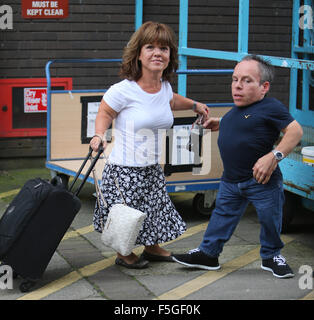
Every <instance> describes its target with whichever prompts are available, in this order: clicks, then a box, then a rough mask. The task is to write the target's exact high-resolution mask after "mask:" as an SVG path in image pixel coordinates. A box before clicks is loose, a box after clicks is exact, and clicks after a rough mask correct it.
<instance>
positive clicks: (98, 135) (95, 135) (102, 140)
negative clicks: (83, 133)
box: [92, 133, 104, 143]
mask: <svg viewBox="0 0 314 320" xmlns="http://www.w3.org/2000/svg"><path fill="white" fill-rule="evenodd" d="M94 137H98V138H99V139H100V140H101V143H103V142H104V139H103V138H102V136H101V135H100V134H98V133H96V134H94V136H93V138H94ZM93 138H92V139H93Z"/></svg>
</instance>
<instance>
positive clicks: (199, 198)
mask: <svg viewBox="0 0 314 320" xmlns="http://www.w3.org/2000/svg"><path fill="white" fill-rule="evenodd" d="M204 200H205V195H204V194H203V193H197V194H196V195H195V196H194V198H193V204H192V206H193V209H194V210H195V211H196V212H197V213H198V214H200V215H202V216H209V215H210V214H211V213H212V211H213V209H214V208H215V200H214V201H213V203H212V205H211V206H210V207H209V208H205V206H204Z"/></svg>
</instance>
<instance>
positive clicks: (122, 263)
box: [115, 258, 148, 269]
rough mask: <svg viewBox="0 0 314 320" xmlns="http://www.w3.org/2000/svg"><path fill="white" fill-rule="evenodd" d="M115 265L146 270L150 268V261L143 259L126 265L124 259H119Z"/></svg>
mask: <svg viewBox="0 0 314 320" xmlns="http://www.w3.org/2000/svg"><path fill="white" fill-rule="evenodd" d="M115 264H116V265H118V266H122V267H125V268H128V269H144V268H147V267H148V261H147V260H144V259H141V258H140V259H138V260H137V261H135V262H134V263H126V262H125V261H124V260H123V259H121V258H117V259H116V261H115Z"/></svg>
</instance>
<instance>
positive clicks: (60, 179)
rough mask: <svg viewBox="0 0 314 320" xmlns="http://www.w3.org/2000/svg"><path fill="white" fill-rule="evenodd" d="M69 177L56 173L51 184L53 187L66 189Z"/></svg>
mask: <svg viewBox="0 0 314 320" xmlns="http://www.w3.org/2000/svg"><path fill="white" fill-rule="evenodd" d="M69 179H70V177H69V176H68V175H66V174H63V173H58V174H57V175H56V176H54V177H53V178H52V180H51V183H52V184H53V185H54V186H61V187H62V188H65V189H68V185H69Z"/></svg>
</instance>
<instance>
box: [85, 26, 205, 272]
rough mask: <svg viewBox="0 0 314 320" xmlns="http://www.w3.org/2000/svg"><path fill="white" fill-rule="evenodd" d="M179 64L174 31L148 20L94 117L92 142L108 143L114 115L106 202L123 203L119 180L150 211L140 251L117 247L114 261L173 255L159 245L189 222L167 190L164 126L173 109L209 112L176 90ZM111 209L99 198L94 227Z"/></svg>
mask: <svg viewBox="0 0 314 320" xmlns="http://www.w3.org/2000/svg"><path fill="white" fill-rule="evenodd" d="M177 67H178V63H177V47H176V44H175V36H174V33H173V31H172V30H171V29H170V28H169V27H168V26H166V25H164V24H161V23H156V22H151V21H149V22H146V23H144V24H143V25H142V26H141V27H140V28H139V29H138V30H137V31H136V32H135V33H134V34H133V35H132V37H131V39H130V41H129V43H128V45H127V47H126V48H125V49H124V54H123V62H122V66H121V70H120V75H121V76H122V77H123V78H124V80H122V81H120V82H118V83H116V84H114V85H113V86H111V87H110V88H109V90H108V91H107V92H106V93H105V95H104V97H103V99H102V101H101V104H100V107H99V110H98V114H97V117H96V123H95V136H94V137H93V138H92V140H91V142H90V145H91V147H92V148H93V150H95V151H97V150H98V147H99V145H100V143H103V145H104V148H105V147H106V142H105V141H104V140H103V137H104V133H105V131H106V130H107V129H108V128H109V127H110V125H111V123H112V121H113V119H115V142H114V147H113V150H112V152H111V154H110V157H109V162H108V163H107V164H106V165H105V168H104V171H103V176H102V182H101V186H100V189H101V191H102V192H103V194H104V196H105V199H106V201H107V203H108V207H109V208H110V206H111V205H113V204H115V203H122V202H123V200H122V199H121V195H120V193H119V191H118V190H117V187H116V185H115V183H114V179H115V178H116V179H117V180H118V184H119V187H120V190H121V193H122V195H123V196H124V200H125V202H126V204H127V205H129V206H131V207H134V208H136V209H138V210H141V211H143V212H146V213H147V217H146V219H145V221H144V223H143V227H142V229H141V231H140V234H139V236H138V238H137V241H136V244H137V245H144V246H145V249H144V251H143V253H142V255H141V257H140V258H139V257H137V256H136V255H135V254H134V253H131V254H130V255H129V256H122V255H121V254H120V253H119V252H118V253H117V259H116V262H115V263H116V264H117V265H122V266H124V267H127V268H145V267H147V265H148V261H172V257H171V253H170V252H168V251H167V250H165V249H163V248H161V247H160V246H159V244H160V243H164V242H167V241H170V240H173V239H175V238H177V237H179V236H180V235H181V234H182V233H183V232H184V231H185V230H186V226H185V223H184V222H183V221H182V218H181V217H180V215H179V213H178V212H177V211H176V209H175V207H174V205H173V203H172V202H171V200H170V198H169V195H168V193H167V191H166V182H165V177H164V174H163V171H162V169H161V167H160V165H159V164H158V161H159V160H160V159H159V158H160V153H161V152H160V147H159V146H160V140H161V139H160V138H161V133H162V132H161V131H162V130H161V129H168V128H171V126H172V124H173V114H172V110H185V109H186V110H187V109H193V110H194V111H195V112H196V113H198V114H200V115H203V116H204V119H205V118H207V113H208V110H207V106H206V105H205V104H202V103H196V102H195V101H193V100H191V99H188V98H185V97H182V96H180V95H178V94H176V93H173V92H172V88H171V85H170V83H169V81H170V80H171V77H172V76H173V74H174V72H175V71H176V69H177ZM108 212H109V210H108V209H107V208H105V207H104V206H103V204H102V203H101V202H100V207H99V205H98V203H97V202H96V207H95V213H94V219H93V222H94V227H95V230H96V231H98V232H101V231H102V228H101V226H102V224H104V223H105V221H106V219H107V215H108Z"/></svg>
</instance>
